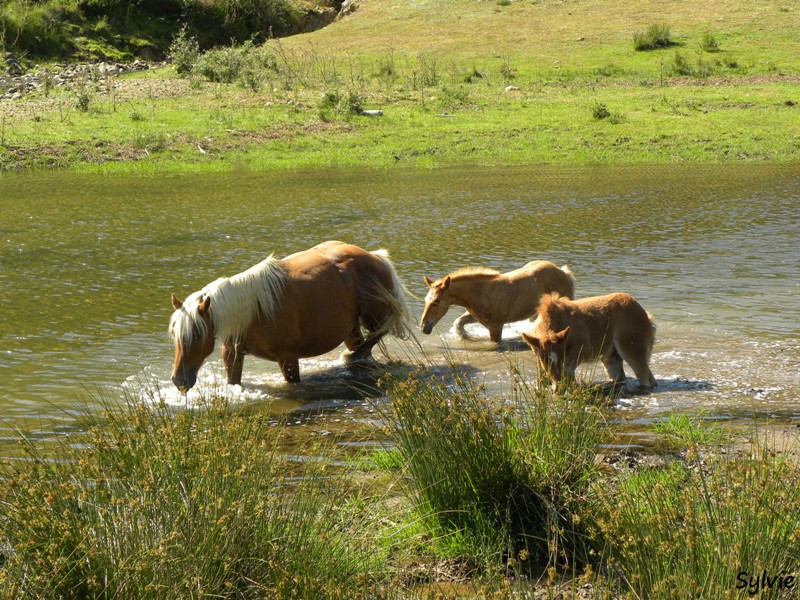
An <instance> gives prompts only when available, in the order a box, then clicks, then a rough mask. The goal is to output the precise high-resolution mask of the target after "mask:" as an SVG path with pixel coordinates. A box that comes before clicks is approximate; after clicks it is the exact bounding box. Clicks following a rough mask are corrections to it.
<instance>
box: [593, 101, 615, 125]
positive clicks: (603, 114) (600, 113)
mask: <svg viewBox="0 0 800 600" xmlns="http://www.w3.org/2000/svg"><path fill="white" fill-rule="evenodd" d="M610 116H611V112H609V110H608V107H607V106H606V105H605V104H603V103H602V102H596V103H595V104H594V106H593V107H592V118H593V119H595V120H596V121H600V120H602V119H607V118H608V117H610Z"/></svg>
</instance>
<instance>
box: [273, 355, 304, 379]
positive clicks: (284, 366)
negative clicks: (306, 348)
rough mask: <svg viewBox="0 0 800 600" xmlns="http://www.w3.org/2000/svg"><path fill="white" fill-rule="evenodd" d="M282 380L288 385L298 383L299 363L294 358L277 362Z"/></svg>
mask: <svg viewBox="0 0 800 600" xmlns="http://www.w3.org/2000/svg"><path fill="white" fill-rule="evenodd" d="M278 366H279V367H280V369H281V373H283V378H284V379H285V380H286V381H287V382H288V383H300V361H299V360H297V359H296V358H283V359H281V360H279V361H278Z"/></svg>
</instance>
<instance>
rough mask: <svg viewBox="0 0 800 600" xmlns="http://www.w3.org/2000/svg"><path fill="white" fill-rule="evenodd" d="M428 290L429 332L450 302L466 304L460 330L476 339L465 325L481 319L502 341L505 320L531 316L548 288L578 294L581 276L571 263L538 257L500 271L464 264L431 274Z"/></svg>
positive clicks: (424, 326)
mask: <svg viewBox="0 0 800 600" xmlns="http://www.w3.org/2000/svg"><path fill="white" fill-rule="evenodd" d="M425 283H426V284H427V286H428V295H427V296H426V297H425V310H424V311H423V313H422V319H421V320H420V324H419V328H420V330H421V331H422V333H425V334H429V333H430V332H431V331H432V330H433V326H434V325H436V323H438V322H439V320H440V319H441V318H442V317H443V316H444V315H445V313H446V312H447V311H448V309H449V308H450V306H452V305H453V304H456V305H458V306H463V307H464V308H465V309H466V312H465V313H464V314H463V315H461V316H460V317H458V319H456V321H455V323H454V327H455V330H456V333H458V335H459V336H460V337H462V338H464V339H470V337H469V335H468V334H467V330H466V329H465V326H466V325H467V324H469V323H475V322H478V323H480V324H481V325H483V326H484V327H486V329H488V330H489V337H490V338H491V340H492V341H493V342H495V343H500V341H501V340H502V335H503V325H505V324H506V323H514V322H516V321H522V320H523V319H529V318H530V317H532V316H533V315H535V314H536V309H537V307H538V306H539V298H541V296H542V294H546V293H548V292H558V293H559V294H561V295H562V296H567V297H568V298H572V297H574V294H575V280H574V278H573V277H572V271H570V269H569V267H567V266H564V267H561V268H559V267H557V266H556V265H555V264H553V263H551V262H548V261H544V260H534V261H531V262H529V263H528V264H527V265H525V266H524V267H521V268H519V269H516V270H514V271H509V272H508V273H500V272H499V271H495V270H494V269H487V268H484V267H468V268H465V269H459V270H458V271H454V272H452V273H450V274H449V275H446V276H444V277H440V278H439V279H437V280H435V281H434V280H432V279H430V278H429V277H427V276H426V277H425Z"/></svg>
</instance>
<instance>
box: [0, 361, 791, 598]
mask: <svg viewBox="0 0 800 600" xmlns="http://www.w3.org/2000/svg"><path fill="white" fill-rule="evenodd" d="M388 390H389V397H390V400H391V404H390V405H388V406H386V405H383V404H382V406H384V408H383V409H381V410H382V411H383V412H382V415H381V416H382V426H381V427H380V429H379V430H376V431H374V435H375V439H376V440H384V441H385V442H386V443H387V444H386V446H385V448H384V449H382V450H378V451H375V450H370V451H364V452H363V453H361V454H356V455H353V451H352V450H347V449H343V448H341V447H339V448H337V447H336V445H335V443H331V441H326V442H320V441H319V436H314V435H302V432H301V431H297V430H292V429H291V428H288V427H285V426H277V424H276V423H273V422H271V421H270V420H269V419H268V418H266V417H265V416H264V415H263V414H259V413H258V412H255V413H254V412H253V411H252V410H243V411H239V410H236V409H235V408H234V407H231V406H227V405H226V404H225V403H224V401H219V400H208V401H206V402H205V403H201V404H200V405H199V406H197V407H196V408H195V409H193V410H192V409H183V410H178V409H169V408H167V407H165V406H160V405H157V404H155V405H143V404H139V403H131V404H130V405H127V406H124V407H112V406H109V408H108V410H107V411H106V413H105V414H102V415H97V416H88V415H87V416H86V417H85V418H84V420H83V422H82V424H83V427H85V433H84V434H72V435H71V436H70V437H69V438H64V439H63V440H62V441H61V442H60V443H56V444H55V446H50V447H49V448H50V449H49V451H48V453H47V454H46V455H45V454H41V453H40V452H39V451H37V450H35V449H34V447H33V444H32V443H31V442H28V441H27V440H25V439H24V438H23V444H24V445H26V447H27V448H28V457H27V458H28V460H19V459H16V460H11V459H10V460H6V461H3V462H2V464H0V506H2V511H0V598H8V599H11V598H19V597H33V598H42V599H48V598H53V599H55V598H71V597H77V598H101V597H102V598H105V597H126V598H127V597H134V598H143V599H151V598H152V599H156V598H178V597H180V598H183V597H198V598H199V597H201V596H204V597H215V598H240V599H246V598H263V597H271V598H298V597H302V598H361V597H369V598H395V597H402V598H429V597H438V596H437V594H440V593H446V594H447V597H453V598H461V597H464V598H474V597H503V598H527V597H532V596H533V595H535V594H542V593H545V594H547V595H549V596H554V595H557V594H560V593H566V594H567V595H570V594H575V593H576V592H577V591H578V590H579V589H580V588H581V586H583V585H584V583H585V582H590V583H592V585H593V586H594V587H595V589H596V590H597V593H598V594H599V595H600V596H602V597H609V596H610V597H641V598H674V597H694V598H709V599H712V598H719V597H724V596H725V594H726V593H727V594H728V595H735V588H734V586H735V585H737V583H739V582H741V581H745V582H747V585H749V586H751V587H750V591H751V592H752V586H753V585H755V583H753V582H755V578H756V577H758V576H759V575H761V574H762V573H763V572H764V571H765V570H766V571H767V572H768V574H769V577H770V578H771V580H772V581H773V582H774V581H775V579H774V578H775V577H776V576H780V575H781V573H782V574H783V575H784V576H788V575H792V576H795V577H796V576H797V572H796V569H797V565H798V561H799V560H800V536H798V533H797V532H798V531H800V492H799V491H798V489H799V488H798V487H797V485H796V481H797V477H798V476H799V475H800V472H798V468H799V467H798V464H797V462H796V456H795V457H794V458H790V455H789V454H776V453H775V452H774V451H768V450H764V449H762V446H761V445H760V444H759V442H758V440H756V442H754V444H753V448H754V449H752V450H750V449H747V450H745V449H734V448H728V449H727V450H726V452H724V453H721V452H718V451H716V450H714V447H713V446H711V447H704V446H702V445H698V444H697V438H698V435H697V434H696V433H695V432H696V431H697V430H698V429H703V427H702V426H701V425H699V424H698V423H696V422H692V421H690V422H688V423H683V422H682V420H681V419H678V418H676V419H673V420H671V421H665V423H670V422H671V423H672V424H671V425H669V426H668V427H667V429H669V430H677V431H678V432H679V435H682V436H683V435H684V433H683V432H685V431H690V432H692V433H691V434H690V435H689V436H688V437H690V438H691V439H692V440H693V441H692V442H691V443H690V444H689V446H688V451H687V452H685V453H684V454H683V455H682V457H681V458H677V459H676V458H673V459H667V461H666V464H665V466H663V467H643V468H641V467H640V468H639V469H637V470H621V471H619V472H612V471H608V470H604V468H603V467H602V466H601V465H602V464H603V461H601V460H599V458H600V457H601V456H602V450H601V443H602V441H603V440H604V439H606V436H607V434H608V432H609V428H608V426H607V425H606V418H605V414H606V411H607V410H608V409H606V408H605V407H604V401H603V399H598V398H594V397H592V396H591V395H587V394H588V393H589V392H588V390H587V389H586V388H581V387H570V388H563V389H561V390H558V391H557V392H556V393H553V392H551V390H550V388H549V386H534V387H531V386H528V385H526V384H524V383H522V382H521V381H520V380H519V377H518V376H517V375H516V374H513V373H512V389H511V390H509V392H508V393H507V394H504V395H503V396H502V397H489V396H487V395H486V393H485V391H484V390H483V389H482V388H481V386H480V385H479V384H477V383H476V382H474V381H472V380H470V379H468V378H466V377H464V376H461V375H458V374H456V375H454V376H453V378H448V379H446V380H438V379H435V378H431V377H430V376H429V375H427V374H426V372H425V371H421V372H419V373H416V374H413V375H411V376H410V377H408V378H407V379H404V380H395V381H392V382H389V384H388ZM612 410H613V409H612ZM297 456H302V457H305V458H306V460H302V461H299V460H297V459H296V458H294V457H297ZM743 573H745V574H746V575H742V574H743ZM596 574H600V575H596ZM740 575H741V577H742V578H743V579H739V577H740ZM562 577H566V583H563V584H562V583H559V582H560V581H561V578H562ZM751 577H752V579H751ZM784 579H785V577H784ZM451 580H455V581H457V582H458V583H457V584H456V585H453V586H451V587H440V586H443V585H444V582H446V581H451ZM760 585H761V586H763V581H762V582H761V584H760ZM761 591H762V592H763V591H764V590H761ZM753 593H755V592H753Z"/></svg>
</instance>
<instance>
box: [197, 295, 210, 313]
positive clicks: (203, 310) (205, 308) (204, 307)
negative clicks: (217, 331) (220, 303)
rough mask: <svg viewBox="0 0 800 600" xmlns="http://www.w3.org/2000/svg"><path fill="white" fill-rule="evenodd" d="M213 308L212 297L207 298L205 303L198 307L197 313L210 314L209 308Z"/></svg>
mask: <svg viewBox="0 0 800 600" xmlns="http://www.w3.org/2000/svg"><path fill="white" fill-rule="evenodd" d="M209 306H211V296H206V297H205V298H203V301H202V302H200V304H198V305H197V312H198V313H200V314H201V315H205V314H208V307H209Z"/></svg>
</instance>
